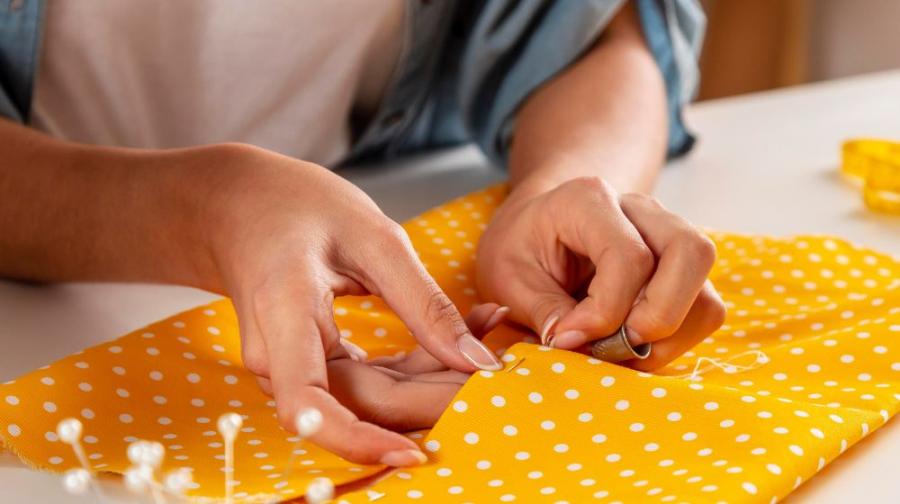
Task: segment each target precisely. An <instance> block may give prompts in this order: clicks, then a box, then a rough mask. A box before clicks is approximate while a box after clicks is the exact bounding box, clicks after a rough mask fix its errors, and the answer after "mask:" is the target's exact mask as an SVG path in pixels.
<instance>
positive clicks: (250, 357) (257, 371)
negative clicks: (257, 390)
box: [241, 350, 269, 376]
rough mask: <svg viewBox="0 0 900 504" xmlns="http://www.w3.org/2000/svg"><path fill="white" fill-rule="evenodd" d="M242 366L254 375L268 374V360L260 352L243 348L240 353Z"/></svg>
mask: <svg viewBox="0 0 900 504" xmlns="http://www.w3.org/2000/svg"><path fill="white" fill-rule="evenodd" d="M241 358H242V360H243V361H244V367H245V368H247V370H248V371H250V372H251V373H253V374H254V375H256V376H269V360H268V359H267V358H266V356H265V355H263V354H262V353H261V352H258V351H255V350H245V351H244V352H243V353H242V355H241Z"/></svg>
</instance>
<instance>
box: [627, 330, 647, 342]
mask: <svg viewBox="0 0 900 504" xmlns="http://www.w3.org/2000/svg"><path fill="white" fill-rule="evenodd" d="M625 337H626V338H628V343H630V344H631V346H638V345H640V344H643V343H646V342H645V341H644V340H643V338H641V335H640V334H638V332H637V331H635V330H634V329H632V328H630V327H628V326H627V325H626V326H625Z"/></svg>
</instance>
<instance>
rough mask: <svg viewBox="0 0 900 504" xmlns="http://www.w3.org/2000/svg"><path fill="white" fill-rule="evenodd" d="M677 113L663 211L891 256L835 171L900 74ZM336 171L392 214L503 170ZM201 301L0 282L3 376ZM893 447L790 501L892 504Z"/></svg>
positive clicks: (846, 458) (896, 122)
mask: <svg viewBox="0 0 900 504" xmlns="http://www.w3.org/2000/svg"><path fill="white" fill-rule="evenodd" d="M687 115H688V123H689V124H690V125H691V126H692V127H693V128H694V130H695V131H697V132H698V133H699V136H700V141H699V142H698V144H697V146H696V148H695V149H694V151H693V152H692V153H691V154H690V155H689V156H688V157H687V158H685V159H683V160H679V161H677V162H675V163H673V164H672V166H670V167H669V168H668V169H667V170H666V171H665V173H664V174H663V176H662V178H661V180H660V183H659V186H658V189H657V191H656V194H657V196H658V197H659V198H660V199H661V200H662V201H663V202H664V203H665V204H666V205H667V206H668V207H670V208H671V209H673V210H675V211H677V212H679V213H681V214H682V215H684V216H686V217H687V218H689V219H691V220H692V221H694V222H695V223H697V224H700V225H703V226H708V227H712V228H718V229H722V230H729V231H738V232H750V233H767V234H774V235H784V234H794V233H804V234H809V233H827V234H834V235H839V236H843V237H846V238H849V239H851V240H853V241H856V242H858V243H861V244H864V245H867V246H871V247H875V248H879V249H881V250H883V251H886V252H889V253H892V254H894V255H897V256H900V217H889V216H884V215H877V214H873V213H871V212H869V211H868V210H866V209H865V208H864V206H863V203H862V199H861V196H860V194H859V192H858V190H857V189H856V188H853V187H851V186H849V185H848V184H846V183H845V182H844V181H842V180H841V179H840V178H839V177H838V176H837V174H836V171H835V170H836V167H837V162H838V148H839V145H840V142H841V141H842V140H844V139H846V138H850V137H855V136H876V137H887V138H895V139H898V140H900V71H895V72H889V73H882V74H872V75H869V76H863V77H857V78H853V79H848V80H841V81H832V82H829V83H824V84H817V85H810V86H800V87H796V88H791V89H787V90H781V91H774V92H767V93H760V94H755V95H747V96H744V97H738V98H729V99H723V100H716V101H711V102H706V103H703V104H699V105H695V106H693V107H692V108H691V109H690V110H689V111H688V114H687ZM345 175H346V176H347V177H348V178H350V179H351V180H353V181H354V182H355V183H357V184H358V185H360V186H361V187H362V188H363V189H364V190H366V191H367V192H368V193H369V194H370V195H372V197H373V198H374V199H375V200H376V201H377V202H378V203H379V204H380V205H381V206H382V208H383V209H384V210H385V212H386V213H387V214H388V215H390V216H392V217H394V218H395V219H398V220H402V219H406V218H408V217H411V216H413V215H415V214H416V213H418V212H420V211H422V210H425V209H427V208H429V207H431V206H434V205H436V204H438V203H440V202H442V201H445V200H447V199H449V198H452V197H454V196H458V195H461V194H464V193H466V192H468V191H470V190H474V189H477V188H479V187H482V186H484V185H486V184H488V183H492V182H495V181H499V180H501V179H502V178H503V174H502V173H501V172H500V171H499V170H497V169H492V168H490V167H488V166H486V164H485V162H484V160H483V159H482V158H481V157H480V155H479V154H478V153H477V152H476V150H475V149H474V148H471V147H468V148H461V149H455V150H451V151H448V152H445V153H441V154H438V155H432V156H427V157H422V158H417V159H411V160H407V161H403V162H398V163H392V166H391V167H390V168H388V169H378V170H374V169H371V168H369V169H355V170H347V171H345ZM211 299H214V296H212V295H211V294H208V293H205V292H202V291H198V290H194V289H187V288H180V287H167V286H154V285H123V284H68V285H56V286H33V285H23V284H18V283H11V282H5V281H0V348H3V349H4V351H3V352H2V353H0V381H5V380H8V379H11V378H14V377H16V376H18V375H20V374H23V373H26V372H28V371H30V370H32V369H34V368H37V367H40V366H42V365H44V364H47V363H49V362H52V361H53V360H55V359H58V358H61V357H64V356H65V355H67V354H69V353H71V352H74V351H77V350H79V349H81V348H84V347H87V346H90V345H94V344H97V343H100V342H102V341H105V340H108V339H111V338H114V337H116V336H119V335H121V334H123V333H126V332H128V331H131V330H134V329H137V328H139V327H141V326H142V325H145V324H148V323H150V322H153V321H155V320H157V319H159V318H162V317H164V316H167V315H170V314H172V313H174V312H177V311H180V310H184V309H187V308H190V307H193V306H195V305H198V304H201V303H205V302H208V301H210V300H211ZM898 452H900V421H898V420H896V419H894V420H892V421H891V422H889V423H888V424H887V425H885V426H884V427H883V428H881V429H880V430H878V431H877V432H875V433H874V434H872V435H871V436H869V438H867V439H866V440H864V441H863V442H861V443H859V444H858V445H857V446H854V447H853V448H851V449H850V450H849V451H848V452H847V453H845V454H844V455H843V456H842V457H840V458H839V459H838V460H837V461H835V462H834V463H832V464H831V465H829V466H828V467H827V468H826V469H825V470H823V471H822V472H821V473H820V474H819V475H818V476H816V477H815V478H814V479H813V480H812V481H811V482H809V483H806V484H804V485H803V486H802V487H801V488H800V489H798V490H797V491H796V492H795V493H794V494H793V495H792V496H791V498H790V500H791V501H792V502H795V503H800V502H810V503H812V502H815V503H845V502H850V501H852V500H855V499H859V498H863V499H865V500H866V501H867V502H871V503H878V502H900V478H898V474H900V473H897V463H898V456H897V455H896V453H898ZM120 495H121V494H120ZM123 498H124V497H123ZM0 502H85V500H84V499H80V498H74V497H70V496H68V495H66V494H65V493H64V492H63V491H62V488H61V486H60V485H59V480H58V478H57V477H56V476H51V475H48V474H43V473H38V472H34V471H30V470H28V469H26V468H24V467H23V466H22V465H21V463H20V462H19V461H18V459H16V458H15V457H14V456H13V455H11V454H8V453H7V454H2V455H0Z"/></svg>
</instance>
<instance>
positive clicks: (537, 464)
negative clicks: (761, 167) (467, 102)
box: [0, 187, 900, 503]
mask: <svg viewBox="0 0 900 504" xmlns="http://www.w3.org/2000/svg"><path fill="white" fill-rule="evenodd" d="M504 191H505V189H504V188H503V187H494V188H490V189H487V190H484V191H481V192H477V193H474V194H471V195H469V196H466V197H463V198H460V199H458V200H455V201H453V202H450V203H448V204H446V205H444V206H442V207H439V208H437V209H435V210H432V211H429V212H427V213H425V214H423V215H422V216H421V217H419V218H417V219H414V220H412V221H411V222H409V223H407V224H406V226H405V227H406V229H407V231H408V232H409V234H410V236H411V238H412V241H413V243H414V244H415V246H416V248H417V250H418V251H419V253H420V256H421V258H422V260H423V261H424V263H425V264H426V266H427V267H428V269H429V271H430V272H431V273H432V275H434V277H435V278H436V279H437V281H438V282H439V283H440V284H441V285H442V286H443V287H444V289H445V290H446V291H447V293H448V294H449V295H450V296H451V298H452V299H453V300H454V301H455V302H456V303H457V304H458V306H459V307H460V308H461V310H462V311H463V312H467V311H468V310H469V309H470V308H471V306H472V304H473V303H475V302H476V301H477V295H476V292H475V290H474V268H475V265H474V251H475V246H476V243H477V240H478V237H479V235H480V234H481V231H482V230H483V228H484V226H485V224H486V222H488V220H489V218H490V216H491V213H492V211H493V210H494V209H495V207H496V205H497V204H498V203H499V202H500V201H502V198H503V195H504V194H505V192H504ZM710 236H711V237H712V238H713V239H714V241H715V242H716V244H717V246H718V249H719V260H718V261H717V264H716V266H715V268H714V270H713V272H712V274H711V278H712V280H713V282H714V283H715V284H716V286H717V287H718V289H719V291H720V292H721V293H722V296H723V298H724V299H725V300H726V304H727V306H728V309H729V313H728V319H727V321H726V324H725V325H724V326H723V327H722V328H721V330H719V331H718V332H716V333H715V334H713V335H712V336H710V337H709V338H707V339H706V340H705V341H703V342H702V343H701V344H699V345H698V346H697V347H696V348H695V349H694V350H693V351H691V352H688V353H687V354H685V355H684V356H682V357H680V358H679V359H678V360H676V361H675V362H673V363H672V364H670V365H669V366H668V367H666V368H665V369H664V370H662V371H661V372H660V373H658V374H654V375H651V374H646V373H639V372H636V371H633V370H630V369H627V368H624V367H620V366H616V365H612V364H608V363H604V362H599V361H597V360H595V359H592V358H588V357H586V356H584V355H580V354H575V353H572V352H566V351H561V350H550V349H548V348H543V347H540V346H537V345H535V344H534V343H535V341H536V340H535V337H534V335H533V334H526V333H524V332H521V331H520V330H517V329H513V328H511V327H505V326H504V327H501V328H499V329H498V330H496V331H494V332H493V333H492V334H491V335H489V337H488V343H489V345H490V346H491V347H492V348H494V349H495V350H496V351H497V352H498V353H499V354H502V355H503V358H502V360H503V361H504V362H505V368H504V369H503V370H501V371H498V372H494V373H490V372H481V373H476V374H475V375H474V376H473V377H472V378H471V379H470V380H469V381H468V382H467V383H466V385H465V386H464V387H463V388H462V390H461V391H460V392H459V394H458V395H457V397H456V398H455V399H454V401H453V403H452V404H451V407H450V408H448V410H447V411H446V412H445V414H444V415H443V416H442V417H441V419H440V421H439V422H438V424H437V425H436V426H435V427H434V428H433V429H432V430H431V431H430V432H427V433H423V432H420V433H411V434H410V437H412V438H413V439H415V440H416V441H417V442H419V443H421V444H422V446H423V449H424V450H425V451H426V453H428V454H429V457H430V462H429V463H428V464H426V465H424V466H421V467H416V468H412V469H403V470H393V471H388V472H386V473H383V474H379V476H378V477H377V478H371V476H373V475H375V474H378V473H381V472H382V471H383V470H384V468H383V467H381V466H358V465H355V464H351V463H348V462H346V461H343V460H341V459H340V458H338V457H335V456H333V455H330V454H329V453H327V452H325V451H323V450H321V449H319V448H317V447H315V446H314V445H311V444H308V443H304V444H302V445H299V446H298V445H297V443H296V438H292V437H291V434H290V433H287V432H285V431H283V430H281V429H280V428H279V427H278V425H277V422H276V420H275V418H274V416H273V413H274V403H273V402H272V401H271V399H270V398H269V397H267V396H265V395H263V394H262V393H261V392H260V391H259V390H258V389H257V387H256V384H255V382H254V380H253V378H252V376H251V375H250V374H249V373H248V372H247V371H246V370H244V369H242V368H241V366H240V352H239V346H238V342H239V336H238V327H237V321H236V318H235V315H234V312H233V309H232V306H231V304H230V303H229V302H228V301H227V300H223V301H219V302H216V303H213V304H211V305H209V306H205V307H200V308H197V309H194V310H191V311H188V312H185V313H182V314H179V315H176V316H174V317H172V318H169V319H166V320H163V321H160V322H158V323H156V324H153V325H151V326H149V327H146V328H144V329H141V330H138V331H135V332H134V333H131V334H129V335H126V336H124V337H122V338H119V339H118V340H115V341H112V342H109V343H107V344H104V345H100V346H97V347H94V348H90V349H87V350H85V351H83V352H81V353H79V354H76V355H72V356H70V357H67V358H65V359H63V360H61V361H59V362H56V363H54V364H52V365H50V366H47V367H44V368H42V369H39V370H36V371H34V372H32V373H30V374H28V375H26V376H23V377H21V378H19V379H17V380H15V381H13V382H9V383H6V384H4V385H2V387H0V436H2V439H3V442H4V443H5V444H6V446H7V447H8V448H10V449H12V450H14V451H15V452H16V453H18V454H19V455H20V456H21V457H22V458H23V459H24V460H25V461H26V462H27V463H29V464H31V465H34V466H36V467H39V468H42V469H49V470H55V471H61V470H64V469H68V468H71V467H75V466H76V465H77V461H76V459H75V457H74V456H73V454H72V452H71V450H70V449H69V447H68V446H66V445H64V444H63V443H61V442H60V441H58V440H57V438H56V435H55V433H54V430H55V426H56V423H57V422H59V421H60V420H61V419H63V418H65V417H76V418H79V419H80V420H81V421H82V422H83V423H84V438H83V442H84V446H85V449H86V452H87V454H88V458H89V460H90V462H91V464H92V465H93V467H94V468H95V469H96V470H98V471H112V472H122V471H123V470H124V469H126V468H127V467H128V465H129V464H128V461H127V458H126V454H125V448H126V446H127V444H128V443H129V442H130V441H132V440H134V439H138V438H141V439H150V440H156V441H159V442H161V443H163V444H164V446H165V447H166V450H167V451H166V459H165V463H164V467H163V469H164V470H168V469H172V468H178V467H188V468H191V469H192V470H193V473H194V479H195V484H194V485H193V488H192V489H191V490H190V495H191V496H192V497H195V498H197V499H199V500H203V499H220V498H221V497H222V495H223V494H224V479H223V474H222V471H221V466H222V459H223V458H224V457H223V455H222V453H223V451H222V445H221V442H222V441H221V439H220V437H219V436H218V434H217V433H216V428H215V420H216V418H217V417H218V416H219V415H220V414H222V413H225V412H228V411H235V412H237V413H240V414H241V415H243V416H244V427H243V429H242V432H241V433H240V435H239V437H238V439H237V446H236V461H237V462H236V470H235V477H236V479H237V484H236V486H235V496H236V497H237V500H239V501H248V502H252V501H264V500H271V499H289V498H293V497H297V496H299V495H301V494H302V493H303V492H304V490H305V488H306V485H307V484H308V483H309V482H310V481H311V480H312V479H313V478H315V477H319V476H326V477H329V478H331V479H332V480H333V481H334V482H335V483H336V484H339V485H340V484H343V483H348V482H351V481H356V480H361V479H363V478H369V479H368V481H369V483H367V484H365V485H364V486H363V487H361V488H358V489H355V490H353V491H349V492H345V493H344V494H343V495H341V496H340V497H339V498H338V501H339V502H353V503H358V502H359V503H361V502H371V501H373V500H377V502H415V501H420V502H459V503H464V502H472V503H481V502H528V503H531V502H547V503H565V502H569V503H581V502H692V503H697V502H772V501H777V500H779V499H781V498H783V497H785V496H786V495H788V494H789V493H790V492H791V491H792V490H793V489H794V488H796V487H797V486H799V485H800V484H801V483H802V482H803V481H805V480H807V479H809V478H810V477H811V476H812V475H814V474H815V473H816V472H817V471H819V470H820V469H821V468H822V467H824V466H825V465H826V464H827V463H828V462H829V461H831V460H833V459H834V458H835V457H837V456H838V455H840V454H841V453H842V452H843V451H844V450H846V449H847V448H848V447H849V446H851V445H852V444H854V443H856V442H857V441H859V440H860V439H861V438H862V437H864V436H866V435H867V434H869V433H871V432H872V431H874V430H875V429H877V428H878V427H880V426H881V425H883V424H884V423H885V422H887V421H888V419H889V418H890V417H891V416H892V415H894V414H895V413H896V412H897V410H898V404H900V383H898V381H900V341H898V338H900V281H898V280H897V278H900V261H898V260H897V259H895V258H892V257H890V256H888V255H885V254H881V253H877V252H874V251H871V250H866V249H863V248H860V247H857V246H854V245H851V244H849V243H847V242H844V241H841V240H838V239H834V238H829V237H814V236H804V237H792V238H769V237H760V236H739V235H733V234H726V233H711V234H710ZM335 318H336V320H337V321H338V325H339V327H340V328H341V332H342V334H343V335H344V337H347V338H349V339H350V340H352V341H354V342H356V343H357V344H359V345H360V346H362V347H363V348H365V349H367V350H368V351H369V353H370V355H372V356H378V355H393V354H396V353H397V352H401V351H408V350H410V349H411V348H412V347H413V346H414V341H413V340H412V338H411V337H410V336H409V334H408V333H407V331H406V330H405V328H404V327H403V324H402V323H401V322H400V321H399V320H398V319H397V317H396V316H395V315H394V314H393V313H392V312H391V311H390V310H388V309H387V308H386V306H385V305H384V304H383V303H382V302H381V301H380V300H378V299H376V298H369V297H356V298H342V299H340V300H338V301H337V302H336V303H335ZM695 369H696V370H697V373H692V372H693V371H694V370H695Z"/></svg>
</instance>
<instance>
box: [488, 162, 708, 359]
mask: <svg viewBox="0 0 900 504" xmlns="http://www.w3.org/2000/svg"><path fill="white" fill-rule="evenodd" d="M714 260H715V246H714V245H713V243H712V242H711V241H710V240H709V238H707V237H706V236H705V235H703V234H702V233H701V232H700V231H699V230H698V229H697V228H695V227H694V226H692V225H691V224H690V223H689V222H687V221H686V220H685V219H683V218H681V217H679V216H677V215H675V214H673V213H672V212H669V211H668V210H666V209H665V208H663V206H662V205H661V204H660V203H659V202H658V201H657V200H656V199H654V198H651V197H649V196H646V195H642V194H618V193H617V192H616V191H615V190H614V189H613V188H612V187H611V186H610V185H609V184H607V183H606V182H604V181H603V180H601V179H599V178H591V177H585V178H578V179H573V180H570V181H568V182H566V183H563V184H561V185H559V186H558V187H556V188H554V189H552V190H549V191H546V192H542V193H538V194H536V195H534V194H533V193H532V194H526V193H524V191H523V192H521V193H517V191H516V190H515V189H514V190H513V191H512V193H511V194H510V195H509V197H508V198H507V200H506V201H505V202H504V203H503V205H502V206H501V207H500V208H499V209H498V210H497V212H496V214H495V215H494V218H493V220H492V221H491V223H490V225H489V226H488V228H487V229H486V231H485V233H484V235H483V236H482V238H481V242H480V243H479V246H478V262H477V265H478V270H477V280H478V288H479V293H480V294H481V296H482V297H483V298H484V299H485V300H486V301H493V302H496V303H500V304H503V305H506V306H509V307H510V308H511V312H510V318H511V319H512V320H514V321H516V322H518V323H521V324H523V325H525V326H528V327H530V328H531V329H532V330H534V331H535V332H536V333H538V334H542V336H547V338H546V341H545V343H547V344H550V345H551V346H553V347H557V348H564V349H572V350H580V351H586V352H588V353H589V348H590V347H589V346H588V345H589V343H590V342H592V341H594V340H597V339H600V338H603V337H605V336H609V335H611V334H614V333H615V332H616V331H617V330H618V328H619V327H620V326H622V325H623V324H624V326H625V330H626V334H627V335H628V338H629V341H630V342H631V344H632V345H639V344H642V343H648V342H652V343H653V351H652V353H651V355H650V357H649V358H648V359H646V360H643V361H638V360H634V361H630V362H628V363H627V364H628V365H630V366H631V367H634V368H636V369H642V370H649V369H656V368H659V367H661V366H663V365H665V364H666V363H668V362H670V361H671V360H673V359H674V358H676V357H678V356H679V355H681V354H682V353H684V352H685V351H687V350H688V349H690V348H691V347H692V346H694V345H695V344H697V343H698V342H700V341H701V340H703V339H704V338H706V337H707V336H708V335H709V334H711V333H712V332H713V331H715V330H716V329H718V328H719V326H721V325H722V323H723V321H724V317H725V308H724V305H723V303H722V300H721V299H720V298H719V296H718V294H717V293H716V291H715V289H714V288H713V287H712V284H711V283H710V282H709V281H708V280H707V275H708V273H709V271H710V269H711V268H712V265H713V262H714Z"/></svg>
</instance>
